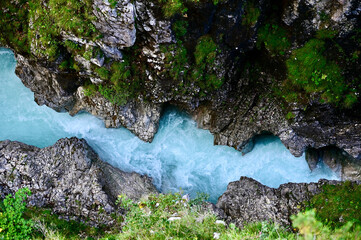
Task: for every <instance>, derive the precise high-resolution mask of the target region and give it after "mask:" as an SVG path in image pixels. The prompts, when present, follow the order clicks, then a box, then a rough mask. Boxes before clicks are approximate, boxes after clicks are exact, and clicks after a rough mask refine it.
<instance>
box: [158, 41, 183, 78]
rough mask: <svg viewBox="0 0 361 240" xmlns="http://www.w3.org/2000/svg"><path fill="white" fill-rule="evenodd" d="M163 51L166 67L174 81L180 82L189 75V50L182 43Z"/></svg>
mask: <svg viewBox="0 0 361 240" xmlns="http://www.w3.org/2000/svg"><path fill="white" fill-rule="evenodd" d="M162 51H163V52H164V53H165V67H166V68H167V70H168V72H169V75H170V77H171V78H172V79H173V80H179V79H180V77H181V76H185V75H187V72H188V71H187V69H186V68H185V66H186V64H187V62H188V57H187V49H186V48H185V47H184V46H183V45H182V44H180V43H178V44H174V45H170V46H168V47H166V48H164V49H162Z"/></svg>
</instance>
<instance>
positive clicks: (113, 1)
mask: <svg viewBox="0 0 361 240" xmlns="http://www.w3.org/2000/svg"><path fill="white" fill-rule="evenodd" d="M109 3H110V7H111V8H115V7H116V6H117V4H118V0H109Z"/></svg>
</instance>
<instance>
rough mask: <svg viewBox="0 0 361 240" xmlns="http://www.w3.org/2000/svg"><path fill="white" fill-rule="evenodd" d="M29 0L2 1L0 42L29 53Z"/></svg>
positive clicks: (17, 50) (0, 8)
mask: <svg viewBox="0 0 361 240" xmlns="http://www.w3.org/2000/svg"><path fill="white" fill-rule="evenodd" d="M27 2H28V0H19V1H16V2H15V1H1V3H0V12H1V14H0V43H1V42H3V43H4V44H5V45H9V46H11V47H13V48H14V49H15V51H16V52H19V53H22V54H24V53H29V52H30V48H29V42H28V38H27V32H28V25H29V24H28V11H29V9H28V4H27Z"/></svg>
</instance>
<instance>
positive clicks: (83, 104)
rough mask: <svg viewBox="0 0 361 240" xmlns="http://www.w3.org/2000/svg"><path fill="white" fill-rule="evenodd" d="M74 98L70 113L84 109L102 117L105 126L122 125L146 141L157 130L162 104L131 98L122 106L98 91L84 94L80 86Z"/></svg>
mask: <svg viewBox="0 0 361 240" xmlns="http://www.w3.org/2000/svg"><path fill="white" fill-rule="evenodd" d="M76 98H77V102H76V105H75V106H74V108H73V109H72V111H71V112H70V114H71V115H75V114H77V113H78V112H79V111H82V110H85V111H87V112H89V113H91V114H92V115H94V116H97V117H100V118H101V119H103V121H104V123H105V127H120V126H124V127H125V128H127V129H129V130H130V131H131V132H133V133H134V134H135V135H137V136H138V137H139V138H140V139H142V140H144V141H147V142H151V141H152V140H153V138H154V135H155V133H156V132H157V130H158V125H159V120H160V113H161V110H162V104H156V103H146V102H143V101H141V100H139V101H138V100H133V101H129V102H127V103H126V104H125V105H123V106H117V105H114V104H112V103H111V102H109V101H108V100H107V99H105V98H104V97H103V96H101V95H100V94H99V93H97V94H95V95H94V96H91V97H87V96H85V95H84V92H83V89H82V88H79V89H78V91H77V94H76Z"/></svg>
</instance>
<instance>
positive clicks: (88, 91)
mask: <svg viewBox="0 0 361 240" xmlns="http://www.w3.org/2000/svg"><path fill="white" fill-rule="evenodd" d="M83 88H84V90H83V91H84V95H85V96H87V97H90V96H93V95H94V94H95V93H96V92H97V91H98V86H97V85H95V84H92V83H90V84H87V85H85V86H83Z"/></svg>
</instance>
